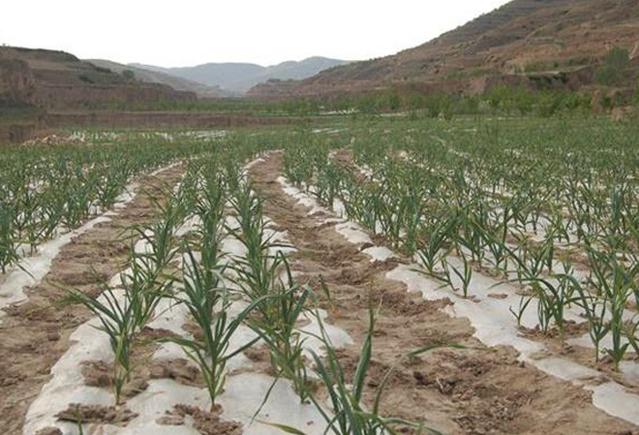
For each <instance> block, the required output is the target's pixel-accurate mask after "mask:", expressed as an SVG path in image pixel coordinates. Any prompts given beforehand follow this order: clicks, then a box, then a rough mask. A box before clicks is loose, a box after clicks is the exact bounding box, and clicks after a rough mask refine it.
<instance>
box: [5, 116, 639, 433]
mask: <svg viewBox="0 0 639 435" xmlns="http://www.w3.org/2000/svg"><path fill="white" fill-rule="evenodd" d="M637 138H639V127H637V126H634V125H631V124H614V123H611V122H609V121H607V120H602V119H593V120H560V119H557V120H547V119H544V120H536V119H492V120H485V119H484V120H470V119H467V120H456V121H450V122H448V121H442V120H429V121H424V120H421V121H405V120H393V119H387V120H350V119H349V120H347V119H344V120H341V121H334V125H330V126H326V125H322V126H320V127H318V128H315V129H313V128H291V127H287V128H282V127H272V128H270V127H263V128H260V129H240V130H237V131H217V132H183V131H173V132H157V133H148V132H131V131H121V132H95V131H92V132H75V133H73V134H72V135H71V136H69V142H70V143H69V145H61V146H54V147H42V146H35V145H34V146H28V147H24V146H23V147H13V148H6V149H0V154H1V155H2V158H1V159H0V187H1V188H2V189H0V267H1V271H2V272H1V274H0V410H1V412H0V427H2V428H3V429H4V432H5V433H11V434H12V433H15V434H18V433H24V434H38V435H53V434H80V433H84V434H148V433H153V434H163V433H166V434H169V433H170V434H198V433H203V434H240V433H246V434H278V433H303V434H323V433H335V434H381V433H388V434H392V433H411V434H417V433H424V434H426V433H473V434H482V433H557V434H560V433H561V434H565V433H586V432H588V433H611V434H621V433H635V432H637V431H639V312H638V311H637V310H638V306H639V258H638V256H639V201H638V200H637V194H638V193H639V178H638V177H639V148H638V147H637Z"/></svg>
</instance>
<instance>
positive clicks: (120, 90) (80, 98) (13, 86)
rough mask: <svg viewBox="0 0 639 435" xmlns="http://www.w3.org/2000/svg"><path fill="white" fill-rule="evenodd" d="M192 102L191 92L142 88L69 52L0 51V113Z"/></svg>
mask: <svg viewBox="0 0 639 435" xmlns="http://www.w3.org/2000/svg"><path fill="white" fill-rule="evenodd" d="M195 98H196V96H195V94H194V93H192V92H182V91H176V90H174V89H173V88H171V87H169V86H166V85H162V84H158V83H141V82H138V81H135V80H132V79H131V78H128V77H126V76H124V75H122V74H117V73H115V72H113V71H111V70H110V69H106V68H102V67H98V66H95V65H93V64H91V63H89V62H83V61H81V60H80V59H78V58H77V57H75V56H73V55H72V54H69V53H65V52H61V51H52V50H42V49H27V48H18V47H0V108H4V109H7V108H14V107H37V108H40V109H44V110H75V109H95V108H106V107H113V106H115V105H124V104H127V105H129V104H135V103H149V102H151V103H153V102H159V101H165V100H193V99H195Z"/></svg>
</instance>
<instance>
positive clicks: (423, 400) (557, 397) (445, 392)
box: [251, 153, 639, 434]
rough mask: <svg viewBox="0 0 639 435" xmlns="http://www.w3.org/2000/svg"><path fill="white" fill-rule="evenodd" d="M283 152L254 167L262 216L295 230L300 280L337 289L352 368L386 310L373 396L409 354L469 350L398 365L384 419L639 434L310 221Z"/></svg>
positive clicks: (452, 428) (464, 429) (334, 310)
mask: <svg viewBox="0 0 639 435" xmlns="http://www.w3.org/2000/svg"><path fill="white" fill-rule="evenodd" d="M281 168H282V154H281V153H273V154H271V155H269V156H268V157H266V158H265V161H264V162H262V163H259V164H257V165H255V166H253V168H252V169H251V178H252V180H253V182H254V183H255V187H256V189H257V190H258V191H259V192H260V194H261V195H262V196H263V197H264V198H265V200H266V201H265V214H266V215H268V216H269V217H270V218H271V219H272V220H273V221H274V222H275V223H276V224H277V225H278V226H279V227H281V229H285V230H287V231H288V234H289V237H290V240H291V242H292V243H293V244H294V245H295V246H296V247H297V248H298V249H299V251H298V252H297V253H296V254H293V257H292V267H293V269H294V270H295V271H297V272H298V273H299V274H300V275H299V277H298V279H299V280H301V281H302V282H308V283H310V284H311V286H312V287H313V288H314V289H315V290H318V289H319V285H318V284H319V280H320V276H321V277H322V278H323V280H324V281H325V283H326V284H327V286H328V287H329V288H330V290H331V292H332V298H333V304H332V305H330V304H328V303H325V306H324V308H327V309H328V310H329V312H330V319H331V320H332V321H333V322H334V323H335V324H337V325H338V326H339V327H341V328H344V329H345V330H346V331H347V332H348V333H349V334H350V335H351V336H352V337H353V339H354V340H355V343H356V344H355V345H354V346H351V347H349V348H347V349H345V350H343V351H340V356H341V358H342V363H343V364H344V365H345V366H346V367H347V368H348V370H350V371H353V370H354V369H355V366H356V364H357V359H358V357H359V348H360V346H361V343H362V340H363V337H364V334H365V331H366V329H367V326H368V325H367V322H368V314H367V309H368V306H369V304H370V303H371V302H372V303H373V304H374V305H375V306H378V305H381V310H380V312H379V315H378V321H377V328H376V329H377V331H376V334H375V340H374V349H373V363H372V367H371V370H370V378H369V380H368V387H370V388H369V391H368V392H367V394H368V399H370V398H371V391H372V390H373V389H374V388H375V387H376V386H377V385H378V383H379V382H380V380H381V377H382V375H383V374H384V372H385V371H386V370H387V369H388V368H389V367H391V366H392V365H393V364H396V363H397V361H398V359H399V357H400V356H401V355H403V354H405V353H406V352H407V351H410V350H413V349H416V348H418V347H422V346H426V345H429V344H437V343H458V344H463V345H465V346H468V348H467V349H464V350H457V349H455V350H453V349H441V350H437V351H432V352H431V353H429V354H426V355H423V356H421V357H418V358H415V359H412V360H410V361H405V362H403V363H401V364H400V365H399V370H397V372H396V375H394V376H393V378H392V380H391V382H390V383H389V386H388V389H387V391H386V394H385V395H384V400H383V405H382V410H383V413H384V414H385V415H393V416H399V417H403V418H407V419H411V420H417V421H425V422H428V423H429V424H430V425H431V426H434V427H435V428H437V429H439V430H441V431H443V432H446V433H473V434H484V433H534V434H541V433H546V434H548V433H553V434H567V433H580V434H585V433H593V434H594V433H596V434H632V433H639V429H638V428H637V427H634V426H632V425H631V424H629V423H626V422H624V421H622V420H619V419H616V418H614V417H611V416H609V415H607V414H605V413H604V412H602V411H600V410H598V409H597V408H595V407H594V406H593V405H592V404H591V399H590V393H588V392H586V391H584V390H582V389H581V388H577V387H575V386H573V385H572V384H571V383H568V382H562V381H560V380H558V379H556V378H552V377H550V376H548V375H545V374H544V373H542V372H540V371H539V370H537V369H535V368H533V367H531V366H528V365H525V364H522V363H520V362H518V361H517V353H516V351H515V350H514V349H512V348H510V347H499V348H486V347H485V346H483V345H482V344H481V343H480V342H479V341H478V340H476V339H475V338H473V337H472V334H473V329H472V328H471V326H470V324H469V322H468V321H467V320H465V319H455V318H451V317H449V316H448V315H446V314H444V313H443V312H441V311H440V309H441V308H443V307H445V306H446V305H447V304H450V301H448V300H440V301H434V302H433V301H425V300H423V299H422V298H421V296H420V295H419V294H416V293H413V294H410V293H408V292H407V291H406V288H405V287H404V285H403V284H400V283H398V282H395V281H390V280H387V279H386V278H385V273H386V271H388V270H390V269H392V268H394V267H395V266H396V265H397V262H398V261H405V262H407V259H400V260H387V261H385V262H374V263H373V262H371V261H370V258H369V257H368V256H366V255H364V254H362V253H360V252H359V250H360V249H363V248H364V247H362V246H359V247H358V246H356V245H353V244H351V243H349V242H348V241H347V240H346V239H344V238H343V237H342V236H341V235H340V234H338V233H337V232H336V231H335V228H334V224H321V218H322V217H325V216H319V215H316V216H314V217H310V216H308V215H307V210H306V209H305V208H304V207H302V206H299V205H297V204H296V203H295V201H294V200H293V199H292V198H290V197H289V196H287V195H286V194H285V193H284V191H283V190H282V188H281V186H280V184H279V183H277V181H276V179H277V177H278V176H279V175H281Z"/></svg>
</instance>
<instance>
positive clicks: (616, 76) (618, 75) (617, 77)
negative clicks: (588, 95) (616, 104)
mask: <svg viewBox="0 0 639 435" xmlns="http://www.w3.org/2000/svg"><path fill="white" fill-rule="evenodd" d="M629 64H630V55H629V53H628V50H626V49H625V48H620V47H614V48H612V49H611V50H610V51H609V52H608V54H607V55H606V57H605V58H604V63H603V65H602V66H601V67H600V68H599V70H598V71H597V74H596V77H595V78H596V80H597V82H598V83H600V84H602V85H606V86H613V85H618V84H619V83H620V82H621V81H622V80H623V78H624V72H625V70H626V68H627V67H628V65H629Z"/></svg>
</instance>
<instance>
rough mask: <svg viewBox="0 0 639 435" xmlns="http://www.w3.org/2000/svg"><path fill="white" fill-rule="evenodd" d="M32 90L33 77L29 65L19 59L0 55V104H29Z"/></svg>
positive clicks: (33, 87)
mask: <svg viewBox="0 0 639 435" xmlns="http://www.w3.org/2000/svg"><path fill="white" fill-rule="evenodd" d="M34 91H35V79H34V78H33V74H32V72H31V69H30V68H29V65H28V64H27V63H26V62H24V61H22V60H19V59H3V58H2V57H0V104H2V103H4V104H6V105H9V104H12V105H28V104H31V103H32V102H33V93H34Z"/></svg>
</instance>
